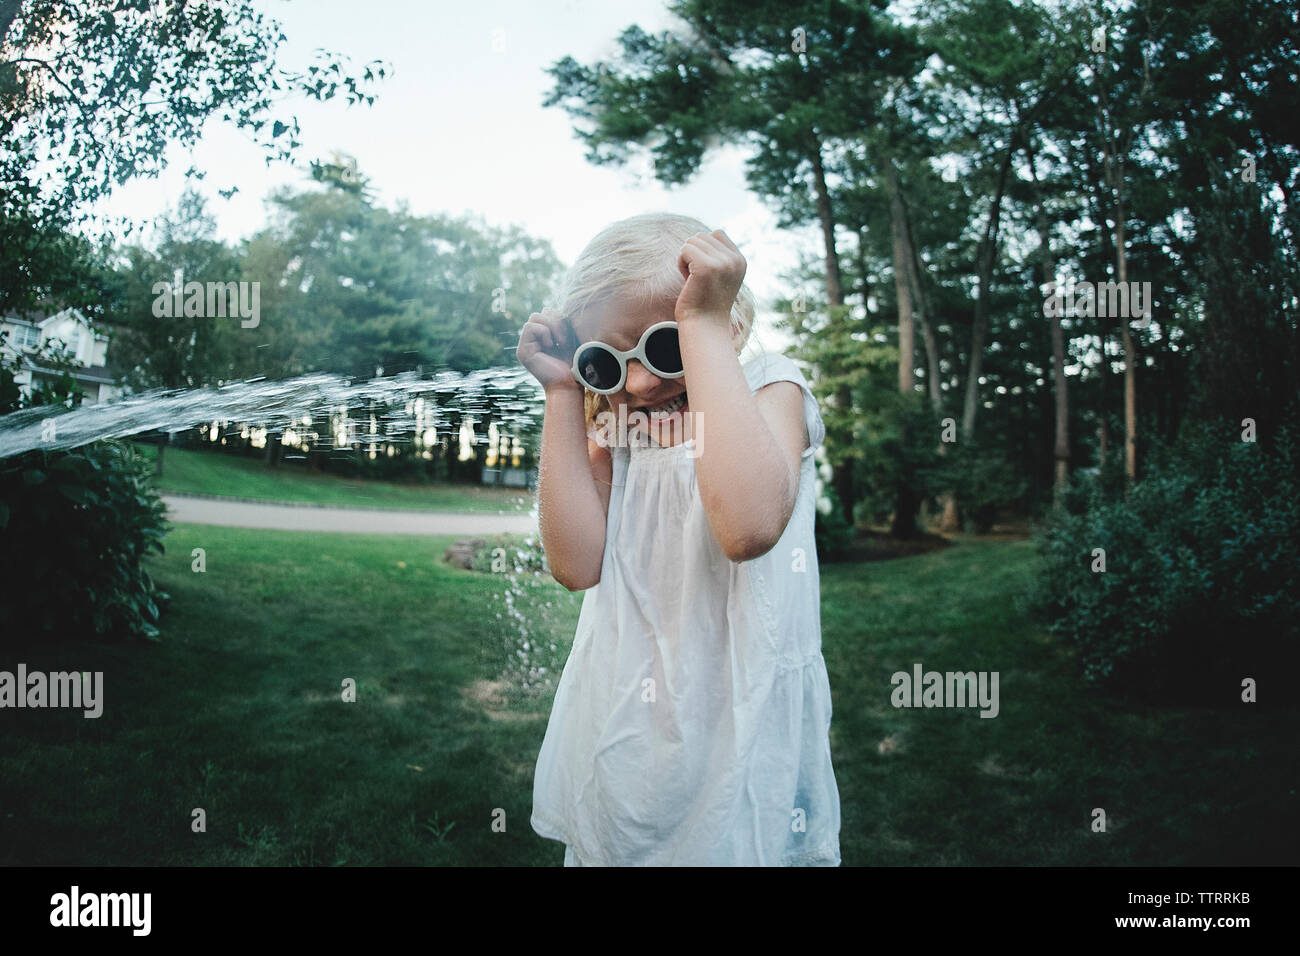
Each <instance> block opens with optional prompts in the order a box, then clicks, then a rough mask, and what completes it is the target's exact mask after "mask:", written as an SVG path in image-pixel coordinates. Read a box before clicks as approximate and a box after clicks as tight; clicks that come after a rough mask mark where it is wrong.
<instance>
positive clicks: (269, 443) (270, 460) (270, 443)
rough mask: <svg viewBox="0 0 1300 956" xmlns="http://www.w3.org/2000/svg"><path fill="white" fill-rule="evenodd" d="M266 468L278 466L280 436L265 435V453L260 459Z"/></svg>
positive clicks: (273, 434) (268, 433)
mask: <svg viewBox="0 0 1300 956" xmlns="http://www.w3.org/2000/svg"><path fill="white" fill-rule="evenodd" d="M262 460H263V461H264V462H265V463H266V465H267V467H268V468H274V467H276V466H277V465H278V464H280V436H279V435H278V434H275V433H273V432H270V431H268V432H267V433H266V453H265V456H264V457H263V459H262Z"/></svg>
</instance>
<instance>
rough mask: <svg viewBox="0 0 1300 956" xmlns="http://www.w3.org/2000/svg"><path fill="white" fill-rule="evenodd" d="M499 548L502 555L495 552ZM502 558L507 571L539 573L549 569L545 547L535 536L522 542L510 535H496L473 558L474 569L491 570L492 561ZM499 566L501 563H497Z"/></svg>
mask: <svg viewBox="0 0 1300 956" xmlns="http://www.w3.org/2000/svg"><path fill="white" fill-rule="evenodd" d="M498 548H500V549H501V550H502V551H504V555H498V554H495V553H494V552H496V550H497V549H498ZM502 558H503V559H504V561H505V565H504V568H505V571H506V572H507V573H539V572H542V571H546V572H547V573H549V570H548V568H547V565H546V549H545V548H543V547H542V542H541V540H540V539H538V538H536V537H527V538H524V539H523V541H522V542H520V541H518V540H516V539H515V538H514V537H513V536H511V535H497V536H496V537H495V538H493V539H492V540H491V541H490V542H489V543H488V544H487V545H486V546H485V547H483V548H481V549H480V550H479V551H478V553H477V554H475V555H474V558H473V568H474V570H475V571H487V572H491V571H492V566H493V562H494V561H496V560H498V559H502ZM498 567H501V565H498Z"/></svg>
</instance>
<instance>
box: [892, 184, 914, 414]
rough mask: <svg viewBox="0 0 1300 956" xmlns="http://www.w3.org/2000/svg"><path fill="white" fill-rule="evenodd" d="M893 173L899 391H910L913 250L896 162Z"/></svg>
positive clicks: (912, 335) (912, 375) (911, 380)
mask: <svg viewBox="0 0 1300 956" xmlns="http://www.w3.org/2000/svg"><path fill="white" fill-rule="evenodd" d="M887 174H888V177H889V223H890V227H891V228H892V231H893V247H894V291H895V293H896V295H897V296H898V391H899V392H900V393H901V394H903V395H907V394H909V393H910V392H911V391H912V388H913V385H914V382H915V377H916V372H915V369H914V367H913V362H914V357H915V355H916V323H915V321H914V319H913V315H912V283H911V281H910V279H911V276H910V269H909V264H908V260H909V259H910V257H911V255H910V251H909V249H908V243H907V230H906V226H905V225H904V224H903V218H904V215H905V213H904V211H903V197H902V195H901V192H902V187H901V185H900V184H899V181H898V171H897V170H896V169H895V168H894V164H893V163H892V162H890V163H889V165H888V167H887Z"/></svg>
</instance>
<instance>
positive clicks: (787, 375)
mask: <svg viewBox="0 0 1300 956" xmlns="http://www.w3.org/2000/svg"><path fill="white" fill-rule="evenodd" d="M742 368H743V369H744V372H745V378H746V380H747V381H748V382H749V387H750V389H751V390H753V391H757V390H758V389H760V388H762V387H763V386H764V385H771V384H772V383H773V382H794V383H795V384H797V385H799V386H800V387H801V388H807V389H809V391H811V388H810V387H809V385H808V379H807V378H806V377H805V376H804V373H803V370H802V369H800V368H799V366H798V365H796V364H795V361H794V359H792V358H790V356H788V355H785V354H784V353H782V352H760V353H758V354H757V355H755V356H753V357H752V358H750V359H749V360H747V361H746V362H744V363H743V365H742Z"/></svg>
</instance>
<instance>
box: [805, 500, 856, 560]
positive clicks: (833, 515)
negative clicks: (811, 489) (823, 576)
mask: <svg viewBox="0 0 1300 956" xmlns="http://www.w3.org/2000/svg"><path fill="white" fill-rule="evenodd" d="M822 497H824V498H826V499H827V500H828V501H830V504H831V507H830V513H829V514H822V512H821V509H820V508H818V509H816V513H815V515H814V517H813V538H814V540H815V541H816V544H817V560H818V561H819V562H821V563H822V564H827V563H829V562H831V561H838V560H840V558H841V557H842V556H843V554H844V552H845V550H846V549H847V548H848V547H849V545H851V544H852V543H853V525H851V524H849V521H848V519H847V518H845V517H844V508H843V507H842V506H841V505H840V496H839V495H838V494H836V492H835V487H834V486H833V485H830V484H827V485H825V486H824V487H823V488H822Z"/></svg>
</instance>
